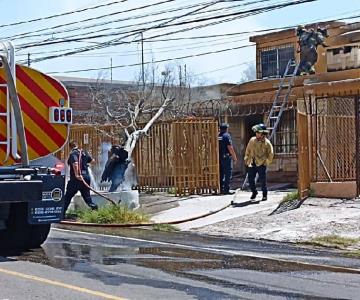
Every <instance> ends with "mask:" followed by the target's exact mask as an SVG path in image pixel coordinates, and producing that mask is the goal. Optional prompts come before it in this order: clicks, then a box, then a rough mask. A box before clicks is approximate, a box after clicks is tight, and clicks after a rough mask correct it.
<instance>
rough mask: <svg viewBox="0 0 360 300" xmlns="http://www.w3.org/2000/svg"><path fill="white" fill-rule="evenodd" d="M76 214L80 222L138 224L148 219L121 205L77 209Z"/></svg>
mask: <svg viewBox="0 0 360 300" xmlns="http://www.w3.org/2000/svg"><path fill="white" fill-rule="evenodd" d="M77 216H78V219H79V220H80V221H81V222H84V223H97V224H126V223H131V224H140V223H148V222H149V221H150V218H149V216H147V215H146V214H144V213H141V212H137V211H133V210H130V209H128V208H127V207H126V206H123V205H117V206H114V205H106V206H102V207H99V209H98V210H90V209H85V210H81V211H77Z"/></svg>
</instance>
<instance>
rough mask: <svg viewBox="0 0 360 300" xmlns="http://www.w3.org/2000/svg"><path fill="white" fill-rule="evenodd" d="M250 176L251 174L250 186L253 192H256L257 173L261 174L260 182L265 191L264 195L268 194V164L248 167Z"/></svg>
mask: <svg viewBox="0 0 360 300" xmlns="http://www.w3.org/2000/svg"><path fill="white" fill-rule="evenodd" d="M247 171H248V176H249V186H250V189H251V191H252V192H253V193H255V192H256V184H255V177H256V174H259V182H260V185H261V190H262V192H263V195H264V196H265V197H266V196H267V191H268V190H267V185H266V166H264V165H262V166H253V167H248V168H247Z"/></svg>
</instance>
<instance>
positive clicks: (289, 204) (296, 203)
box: [270, 199, 304, 216]
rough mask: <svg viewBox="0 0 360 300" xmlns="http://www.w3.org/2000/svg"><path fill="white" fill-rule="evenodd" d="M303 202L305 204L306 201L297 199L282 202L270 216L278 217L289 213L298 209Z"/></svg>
mask: <svg viewBox="0 0 360 300" xmlns="http://www.w3.org/2000/svg"><path fill="white" fill-rule="evenodd" d="M303 202H304V200H299V199H296V200H293V201H286V202H282V203H280V204H279V205H278V207H277V208H276V209H275V210H274V211H273V212H272V213H271V214H270V216H271V215H276V214H281V213H283V212H286V211H289V210H293V209H297V208H299V207H300V206H301V205H302V204H303Z"/></svg>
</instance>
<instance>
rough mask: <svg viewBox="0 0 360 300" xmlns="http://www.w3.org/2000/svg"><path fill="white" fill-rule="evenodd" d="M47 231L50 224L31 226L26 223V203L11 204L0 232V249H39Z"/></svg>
mask: <svg viewBox="0 0 360 300" xmlns="http://www.w3.org/2000/svg"><path fill="white" fill-rule="evenodd" d="M49 231H50V224H42V225H31V224H29V223H28V222H27V203H14V204H11V207H10V214H9V218H8V220H7V221H6V229H5V230H1V231H0V240H1V244H0V249H18V250H26V249H30V248H39V247H40V245H41V244H42V243H43V242H44V241H45V240H46V238H47V236H48V234H49Z"/></svg>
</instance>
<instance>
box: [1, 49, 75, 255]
mask: <svg viewBox="0 0 360 300" xmlns="http://www.w3.org/2000/svg"><path fill="white" fill-rule="evenodd" d="M71 123H72V110H71V108H70V103H69V96H68V93H67V91H66V89H65V88H64V86H63V85H62V84H61V83H60V82H58V81H57V80H55V79H54V78H52V77H50V76H48V75H46V74H43V73H41V72H39V71H36V70H34V69H32V68H29V67H26V66H22V65H17V64H16V63H15V51H14V47H13V45H12V44H11V43H10V42H0V248H22V249H24V248H35V247H39V246H40V245H41V244H42V243H43V242H44V241H45V240H46V238H47V236H48V233H49V231H50V225H51V223H56V222H60V221H61V219H62V217H63V214H64V211H63V209H64V208H63V207H64V206H63V194H64V187H65V177H64V175H61V172H59V171H58V170H57V169H56V168H52V167H49V166H41V165H37V166H34V165H33V164H31V163H30V161H32V160H34V159H37V158H40V157H45V156H47V155H49V154H51V153H54V152H56V151H58V150H59V149H61V148H62V147H63V146H64V144H65V143H66V141H67V138H68V134H69V126H70V124H71Z"/></svg>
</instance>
